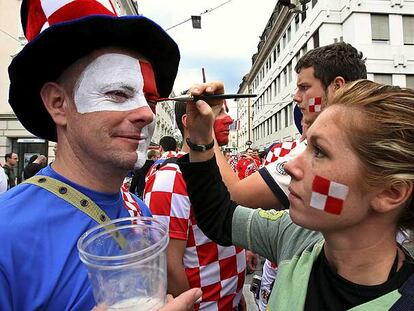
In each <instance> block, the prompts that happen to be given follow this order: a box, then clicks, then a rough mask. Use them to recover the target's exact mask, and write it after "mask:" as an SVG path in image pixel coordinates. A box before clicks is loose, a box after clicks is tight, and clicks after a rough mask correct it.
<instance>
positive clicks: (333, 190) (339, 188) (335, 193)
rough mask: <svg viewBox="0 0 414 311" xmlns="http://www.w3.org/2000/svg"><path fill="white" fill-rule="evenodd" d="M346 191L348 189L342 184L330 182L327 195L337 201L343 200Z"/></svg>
mask: <svg viewBox="0 0 414 311" xmlns="http://www.w3.org/2000/svg"><path fill="white" fill-rule="evenodd" d="M348 189H349V188H348V187H347V186H345V185H343V184H339V183H337V182H334V181H331V183H330V185H329V194H328V195H329V196H331V197H334V198H337V199H341V200H345V198H346V196H347V194H348Z"/></svg>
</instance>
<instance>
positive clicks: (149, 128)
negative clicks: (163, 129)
mask: <svg viewBox="0 0 414 311" xmlns="http://www.w3.org/2000/svg"><path fill="white" fill-rule="evenodd" d="M154 130H155V118H154V120H153V121H152V122H151V123H150V124H148V125H146V126H144V127H143V128H142V130H141V137H145V140H144V141H143V142H141V143H139V144H138V148H137V151H136V152H137V162H135V168H141V167H143V166H144V164H145V161H146V160H147V151H148V147H149V145H150V143H151V138H152V135H153V134H154Z"/></svg>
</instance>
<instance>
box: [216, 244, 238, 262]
mask: <svg viewBox="0 0 414 311" xmlns="http://www.w3.org/2000/svg"><path fill="white" fill-rule="evenodd" d="M217 248H218V253H219V260H220V259H224V258H229V257H231V256H235V255H236V248H235V247H234V246H228V247H227V246H226V247H224V246H220V245H217Z"/></svg>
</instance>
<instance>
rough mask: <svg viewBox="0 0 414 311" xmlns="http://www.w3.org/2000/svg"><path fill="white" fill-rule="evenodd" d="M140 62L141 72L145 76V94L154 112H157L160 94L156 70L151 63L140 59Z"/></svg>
mask: <svg viewBox="0 0 414 311" xmlns="http://www.w3.org/2000/svg"><path fill="white" fill-rule="evenodd" d="M139 64H140V65H141V72H142V76H143V77H144V96H145V98H146V100H147V102H148V103H149V104H150V107H151V109H152V112H154V114H155V108H156V105H157V99H159V98H160V95H159V94H158V90H157V83H156V80H155V74H154V70H152V66H151V64H150V63H148V62H146V61H143V60H140V61H139Z"/></svg>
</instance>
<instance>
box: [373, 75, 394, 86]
mask: <svg viewBox="0 0 414 311" xmlns="http://www.w3.org/2000/svg"><path fill="white" fill-rule="evenodd" d="M374 81H375V82H377V83H382V84H389V85H392V75H389V74H382V73H375V74H374Z"/></svg>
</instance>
